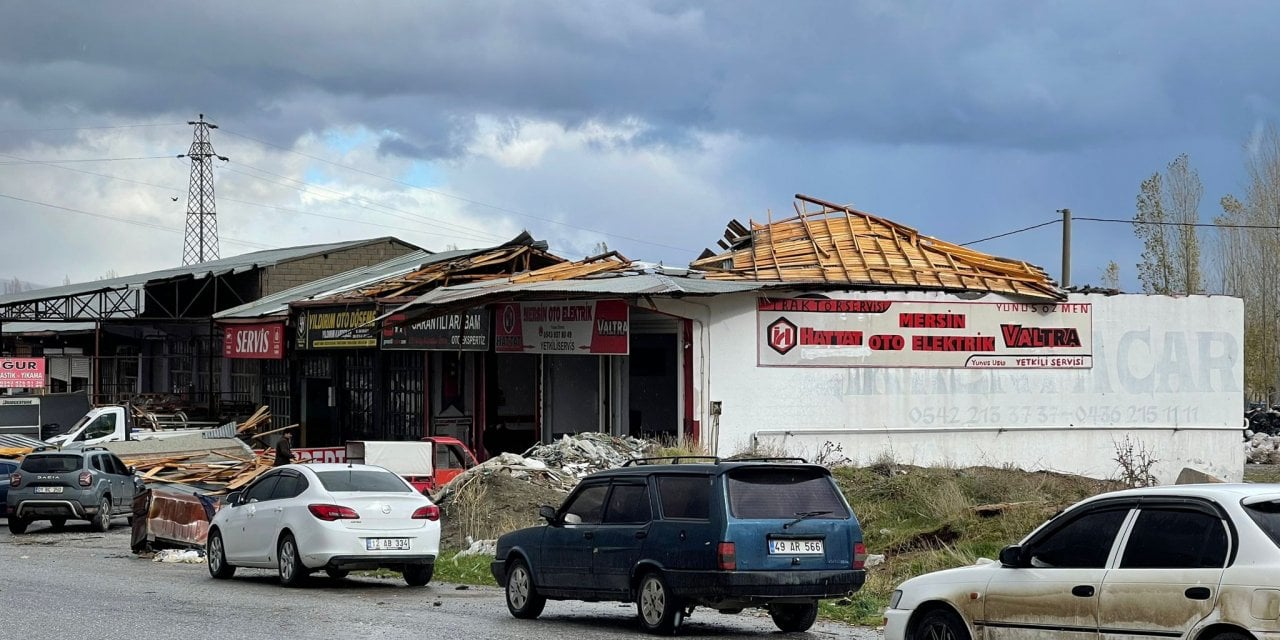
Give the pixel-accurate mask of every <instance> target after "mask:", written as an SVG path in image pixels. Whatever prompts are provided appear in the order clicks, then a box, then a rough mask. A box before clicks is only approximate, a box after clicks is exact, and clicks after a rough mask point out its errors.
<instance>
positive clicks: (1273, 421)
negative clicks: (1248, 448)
mask: <svg viewBox="0 0 1280 640" xmlns="http://www.w3.org/2000/svg"><path fill="white" fill-rule="evenodd" d="M1244 417H1245V420H1248V421H1249V430H1250V431H1252V432H1254V433H1265V434H1267V435H1276V434H1280V411H1277V410H1276V409H1274V408H1272V409H1263V408H1258V409H1250V410H1249V411H1247V412H1245V414H1244Z"/></svg>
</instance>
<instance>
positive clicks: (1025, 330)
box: [757, 298, 1093, 369]
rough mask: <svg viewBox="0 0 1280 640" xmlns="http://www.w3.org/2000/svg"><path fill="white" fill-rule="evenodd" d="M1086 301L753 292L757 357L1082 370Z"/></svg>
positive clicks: (778, 363)
mask: <svg viewBox="0 0 1280 640" xmlns="http://www.w3.org/2000/svg"><path fill="white" fill-rule="evenodd" d="M1092 314H1093V305H1091V304H1088V303H1059V304H1055V303H1031V304H1027V303H1014V302H1008V303H1006V302H932V301H930V302H906V301H894V300H829V299H824V298H788V299H768V298H761V299H760V300H759V301H758V305H757V323H758V326H759V332H760V343H759V347H758V353H759V356H758V358H759V359H758V363H759V364H760V365H761V366H772V367H927V368H989V369H1018V368H1025V369H1088V368H1090V367H1092V366H1093V355H1092V354H1093V315H1092Z"/></svg>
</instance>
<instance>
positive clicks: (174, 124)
mask: <svg viewBox="0 0 1280 640" xmlns="http://www.w3.org/2000/svg"><path fill="white" fill-rule="evenodd" d="M183 125H186V123H185V122H159V123H153V124H113V125H102V126H97V127H52V128H45V129H0V133H40V132H43V131H94V130H100V129H140V128H143V127H180V126H183Z"/></svg>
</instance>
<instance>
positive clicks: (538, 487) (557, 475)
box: [432, 433, 651, 553]
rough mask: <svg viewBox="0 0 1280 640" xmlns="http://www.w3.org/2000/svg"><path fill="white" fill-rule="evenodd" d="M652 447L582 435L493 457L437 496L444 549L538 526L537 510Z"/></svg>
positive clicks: (635, 441)
mask: <svg viewBox="0 0 1280 640" xmlns="http://www.w3.org/2000/svg"><path fill="white" fill-rule="evenodd" d="M650 446H651V445H650V444H649V443H648V442H645V441H643V440H639V439H636V438H619V437H614V436H610V435H606V434H603V433H582V434H578V435H575V436H565V437H563V438H561V439H560V440H557V441H556V442H553V443H551V444H546V445H537V446H535V447H533V448H531V449H529V450H528V451H526V452H525V454H524V455H523V456H521V455H516V454H514V453H504V454H501V455H498V456H495V457H493V458H490V459H489V460H486V461H485V462H484V463H482V464H479V465H476V466H474V467H472V468H470V469H468V470H466V471H465V472H463V473H462V474H461V475H459V476H458V477H456V478H454V479H453V480H452V481H450V482H449V484H447V485H445V486H444V487H442V488H441V489H440V491H439V492H437V493H436V494H435V495H433V496H432V499H433V500H435V502H436V503H437V504H439V505H440V507H441V508H442V509H444V513H445V517H444V519H443V522H444V529H443V530H442V532H441V545H442V546H443V547H445V548H449V549H470V548H471V547H473V546H475V545H479V544H482V543H484V542H485V541H487V540H492V539H494V538H497V537H498V536H499V535H501V534H503V533H506V532H508V531H513V530H515V529H519V528H521V527H528V526H533V525H536V524H538V523H540V522H541V520H540V519H539V518H538V507H540V506H542V505H552V506H559V505H560V503H561V502H562V501H563V500H564V497H565V494H567V493H568V492H569V491H570V490H572V489H573V488H574V487H575V486H577V484H578V480H580V479H581V478H583V477H584V476H586V475H588V474H591V473H594V472H596V471H603V470H605V469H612V468H614V467H620V466H622V465H623V464H624V463H625V462H627V461H628V460H631V459H633V458H638V457H643V456H644V455H645V453H646V451H648V450H649V447H650ZM476 541H479V542H476ZM477 553H479V552H478V551H477Z"/></svg>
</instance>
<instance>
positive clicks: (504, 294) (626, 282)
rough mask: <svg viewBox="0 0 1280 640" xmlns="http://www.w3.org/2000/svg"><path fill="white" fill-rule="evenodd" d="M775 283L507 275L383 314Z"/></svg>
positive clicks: (657, 273)
mask: <svg viewBox="0 0 1280 640" xmlns="http://www.w3.org/2000/svg"><path fill="white" fill-rule="evenodd" d="M771 284H776V283H765V282H733V281H723V280H719V281H717V280H706V279H703V278H687V277H683V276H676V275H668V274H666V273H663V272H662V271H661V269H656V270H653V271H645V272H634V271H632V272H624V273H611V274H608V275H604V276H599V277H593V278H578V279H572V280H551V281H542V282H522V283H512V282H509V281H507V280H506V279H501V280H488V281H484V282H472V283H467V284H461V285H454V286H451V287H441V288H439V289H435V290H433V291H430V292H427V293H425V294H423V295H421V296H419V297H418V298H417V299H416V300H414V301H412V302H409V303H406V304H404V305H402V306H400V307H399V308H397V309H395V310H393V311H390V312H388V313H387V314H385V315H390V314H392V313H399V312H402V311H405V310H408V309H414V308H419V309H421V308H424V307H446V308H449V309H456V308H459V307H463V306H477V305H481V304H487V303H488V302H490V301H493V300H495V299H507V298H512V297H555V296H569V297H583V296H600V295H614V296H643V295H665V296H681V295H694V296H709V295H720V294H727V293H742V292H745V291H755V290H757V289H762V288H764V287H767V286H770V285H771Z"/></svg>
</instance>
